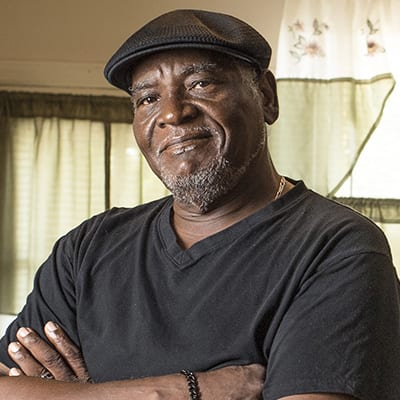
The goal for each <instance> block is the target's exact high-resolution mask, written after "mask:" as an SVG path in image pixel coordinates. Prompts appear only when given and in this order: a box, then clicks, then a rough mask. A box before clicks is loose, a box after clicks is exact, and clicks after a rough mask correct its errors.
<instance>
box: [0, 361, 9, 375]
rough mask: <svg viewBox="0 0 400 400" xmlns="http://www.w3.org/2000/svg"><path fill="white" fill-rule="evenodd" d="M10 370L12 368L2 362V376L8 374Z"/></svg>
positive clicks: (0, 364) (0, 367) (0, 371)
mask: <svg viewBox="0 0 400 400" xmlns="http://www.w3.org/2000/svg"><path fill="white" fill-rule="evenodd" d="M9 372H10V368H8V367H7V365H4V364H3V363H1V362H0V376H7V375H8V374H9Z"/></svg>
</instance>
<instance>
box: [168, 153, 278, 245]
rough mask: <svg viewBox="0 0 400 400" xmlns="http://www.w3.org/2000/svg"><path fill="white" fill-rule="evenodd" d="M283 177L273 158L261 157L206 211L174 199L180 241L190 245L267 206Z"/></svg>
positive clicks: (174, 220) (175, 221) (176, 226)
mask: <svg viewBox="0 0 400 400" xmlns="http://www.w3.org/2000/svg"><path fill="white" fill-rule="evenodd" d="M280 179H281V177H280V175H279V174H278V173H277V172H276V170H275V168H274V167H273V165H272V162H271V161H270V160H269V159H267V160H265V159H260V160H259V161H258V162H257V165H255V166H254V168H250V169H249V172H248V173H247V174H245V175H244V176H243V177H242V179H241V180H240V181H239V183H238V185H237V186H236V188H235V189H234V190H233V191H231V192H230V193H229V194H227V195H225V196H224V197H223V198H221V199H219V200H218V202H216V203H215V204H214V205H213V207H212V208H210V210H209V211H207V212H202V211H201V210H200V209H197V208H196V207H193V206H192V207H190V206H188V205H183V204H180V203H178V202H176V201H174V207H173V211H174V215H173V226H174V229H175V232H176V235H177V237H178V240H179V243H180V245H181V246H182V247H183V248H189V247H190V246H192V245H193V244H195V243H196V242H198V241H200V240H202V239H204V238H206V237H208V236H211V235H213V234H215V233H217V232H219V231H222V230H224V229H226V228H227V227H229V226H231V225H233V224H235V223H237V222H239V221H241V220H242V219H244V218H246V217H247V216H249V215H251V214H253V213H254V212H256V211H258V210H260V209H261V208H263V207H265V206H266V205H267V204H268V203H270V202H271V201H273V200H274V198H275V195H276V193H277V191H278V188H279V182H280Z"/></svg>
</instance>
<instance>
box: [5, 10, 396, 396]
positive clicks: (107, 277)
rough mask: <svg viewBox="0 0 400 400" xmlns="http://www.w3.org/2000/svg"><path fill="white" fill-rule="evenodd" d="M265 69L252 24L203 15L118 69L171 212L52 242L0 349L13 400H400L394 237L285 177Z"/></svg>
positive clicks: (108, 223)
mask: <svg viewBox="0 0 400 400" xmlns="http://www.w3.org/2000/svg"><path fill="white" fill-rule="evenodd" d="M270 55H271V51H270V47H269V45H268V44H267V42H266V41H265V40H264V39H263V38H262V37H261V36H260V35H259V34H258V33H257V32H256V31H255V30H254V29H253V28H251V27H250V26H248V25H247V24H245V23H244V22H242V21H239V20H237V19H236V18H233V17H230V16H227V15H222V14H217V13H210V12H206V11H200V10H178V11H174V12H171V13H167V14H165V15H162V16H160V17H158V18H156V19H155V20H153V21H151V22H149V23H148V24H146V25H145V26H144V27H143V28H142V29H141V30H139V31H138V32H136V33H135V34H133V35H132V36H131V37H130V38H129V39H128V40H127V41H126V42H125V43H124V44H123V45H122V46H121V48H120V49H119V50H118V51H117V52H116V53H115V54H114V56H113V57H112V58H111V60H110V61H109V63H108V64H107V66H106V68H105V74H106V78H107V79H108V80H109V81H110V82H111V83H112V84H113V85H115V86H117V87H119V88H121V89H123V90H125V91H126V92H128V93H129V94H130V96H131V100H132V106H133V111H134V118H133V130H134V134H135V138H136V141H137V143H138V145H139V147H140V149H141V151H142V152H143V154H144V156H145V157H146V159H147V161H148V163H149V165H150V166H151V168H152V169H153V171H154V173H155V174H156V175H157V176H158V177H160V179H161V180H162V181H163V182H164V184H165V185H166V186H167V187H168V188H169V189H170V191H171V193H172V197H167V198H164V199H161V200H158V201H155V202H152V203H150V204H145V205H142V206H139V207H136V208H133V209H112V210H110V211H107V212H105V213H103V214H101V215H99V216H95V217H93V218H91V219H90V220H88V221H86V222H84V223H83V224H81V225H80V226H79V227H77V228H76V229H74V230H73V231H72V232H70V233H69V234H67V235H66V236H65V237H63V238H61V239H60V240H59V241H58V242H57V244H56V246H55V248H54V250H53V253H52V255H51V256H50V258H49V259H48V260H47V261H46V262H45V264H44V265H43V266H42V267H41V268H40V269H39V272H38V274H37V276H36V279H35V288H34V290H33V292H32V294H31V295H30V297H29V298H28V302H27V305H26V307H25V308H24V310H23V311H22V313H21V314H20V315H19V316H18V318H17V320H16V321H15V322H14V323H13V324H12V325H11V327H10V328H9V330H8V332H7V335H6V336H5V337H4V338H3V339H2V341H1V342H0V360H1V361H2V362H3V363H4V364H6V365H8V366H10V367H12V366H13V367H14V368H11V369H10V370H9V369H8V368H4V371H5V372H4V373H5V374H9V375H11V376H12V375H14V376H17V377H2V378H1V379H0V393H6V394H7V399H22V398H26V396H28V395H29V398H31V399H32V398H33V399H36V398H53V397H54V398H57V399H64V398H68V399H75V398H79V399H92V398H100V399H101V398H107V399H109V398H113V399H114V398H115V399H119V400H124V399H155V398H157V399H187V398H190V399H199V398H200V396H201V398H203V399H204V400H207V399H256V398H264V399H267V400H276V399H288V400H307V399H308V400H312V399H313V400H341V399H342V400H345V399H359V400H376V399H382V400H384V399H385V400H395V399H397V400H398V399H399V398H400V372H399V371H400V370H399V367H398V366H399V364H400V319H399V318H400V309H399V304H400V299H399V282H398V280H397V278H396V274H395V270H394V268H393V265H392V261H391V256H390V250H389V248H388V245H387V242H386V239H385V238H384V236H383V234H382V233H381V231H380V230H379V229H378V228H377V227H376V226H375V225H373V224H372V223H371V222H370V221H369V220H367V219H365V218H364V217H362V216H360V215H358V214H356V213H354V212H353V211H351V210H349V209H347V208H345V207H343V206H340V205H338V204H336V203H334V202H332V201H329V200H327V199H324V198H322V197H321V196H319V195H317V194H315V193H313V192H312V191H310V190H308V189H307V188H306V187H305V185H304V183H302V182H296V181H293V180H291V179H289V178H287V179H286V178H284V177H281V176H280V175H279V174H278V173H277V171H276V170H275V168H274V166H273V163H272V160H271V158H270V156H269V153H268V147H267V143H266V128H265V123H267V124H272V123H273V122H274V121H275V120H276V119H277V117H278V102H277V96H276V86H275V81H274V78H273V76H272V74H271V72H270V71H269V70H268V64H269V60H270ZM48 321H50V322H48ZM54 322H55V323H54ZM43 326H45V330H44V333H43V332H42V327H43ZM35 332H37V333H38V334H40V335H41V337H42V338H40V337H39V336H38V335H37V333H35ZM45 337H47V338H48V341H49V342H50V343H52V344H53V345H54V348H52V347H49V345H48V344H47V342H46V341H44V340H43V338H45ZM69 338H70V339H71V341H72V342H70V340H69ZM7 347H8V355H7ZM60 355H62V357H60ZM13 363H14V364H13ZM261 365H262V366H263V367H262V366H261ZM264 367H265V376H264ZM181 370H184V372H182V374H179V371H181ZM191 371H195V373H193V372H191ZM25 375H29V376H25ZM39 376H42V377H43V378H45V377H49V378H55V379H50V380H47V379H38V377H39ZM186 380H187V382H186ZM89 381H91V382H94V384H88V382H89ZM261 382H263V385H262V388H261ZM187 385H188V386H187Z"/></svg>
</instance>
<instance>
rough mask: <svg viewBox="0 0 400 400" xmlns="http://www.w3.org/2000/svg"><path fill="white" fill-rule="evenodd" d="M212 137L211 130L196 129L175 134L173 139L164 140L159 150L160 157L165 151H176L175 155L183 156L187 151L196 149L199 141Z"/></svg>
mask: <svg viewBox="0 0 400 400" xmlns="http://www.w3.org/2000/svg"><path fill="white" fill-rule="evenodd" d="M210 137H212V133H211V130H210V129H208V128H206V129H201V130H199V129H196V130H195V131H193V130H190V131H183V132H182V131H180V132H179V133H177V132H175V133H174V135H173V136H172V137H168V138H166V139H165V140H163V141H162V142H161V144H160V146H159V148H158V151H157V153H158V155H160V154H162V153H163V152H164V151H165V150H168V149H172V148H173V149H175V151H174V153H176V154H181V153H184V152H185V151H189V150H192V149H193V148H194V147H195V142H196V141H198V140H204V139H208V138H210Z"/></svg>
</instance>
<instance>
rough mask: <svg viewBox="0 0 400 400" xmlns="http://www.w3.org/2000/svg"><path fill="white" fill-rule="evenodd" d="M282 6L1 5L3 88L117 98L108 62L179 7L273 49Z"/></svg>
mask: <svg viewBox="0 0 400 400" xmlns="http://www.w3.org/2000/svg"><path fill="white" fill-rule="evenodd" d="M283 2H284V1H283V0H278V1H277V0H247V1H233V0H203V1H201V4H199V1H193V0H163V1H162V2H161V1H160V0H157V1H152V0H148V1H144V2H138V1H137V0H113V1H112V2H110V1H104V0H68V1H61V0H34V1H32V0H16V1H10V0H0V7H1V14H0V89H12V90H39V91H58V92H93V93H95V92H105V93H109V94H119V92H118V91H117V90H115V89H112V88H110V86H109V85H108V83H107V82H106V81H105V80H104V78H103V72H102V71H103V66H104V64H105V62H106V61H107V60H108V58H109V57H110V56H111V54H112V53H113V52H114V51H115V50H116V49H117V48H118V47H119V45H120V44H121V43H122V42H123V41H124V40H125V39H126V38H127V37H128V36H130V34H131V33H133V32H134V31H135V30H137V29H138V28H140V27H141V26H142V25H143V24H144V23H146V22H147V21H149V20H150V19H152V18H154V17H156V16H157V15H159V14H161V13H163V12H166V11H169V10H172V9H176V8H201V9H208V10H213V11H219V12H224V13H227V14H232V15H235V16H237V17H239V18H241V19H243V20H245V21H247V22H248V23H250V24H251V25H253V26H254V27H255V28H256V29H257V30H258V31H259V32H260V33H261V34H263V35H264V36H265V37H266V38H267V39H268V41H269V42H270V44H271V46H272V47H273V49H274V48H276V44H277V39H278V32H279V25H280V20H281V16H282V12H283ZM274 63H275V58H274V57H273V59H272V69H273V67H274Z"/></svg>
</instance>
